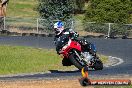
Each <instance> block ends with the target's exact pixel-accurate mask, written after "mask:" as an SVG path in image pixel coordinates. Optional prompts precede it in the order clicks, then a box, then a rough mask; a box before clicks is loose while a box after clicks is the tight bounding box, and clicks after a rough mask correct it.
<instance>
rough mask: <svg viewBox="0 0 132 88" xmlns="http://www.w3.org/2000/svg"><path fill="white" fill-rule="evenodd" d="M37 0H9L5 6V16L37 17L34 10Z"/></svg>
mask: <svg viewBox="0 0 132 88" xmlns="http://www.w3.org/2000/svg"><path fill="white" fill-rule="evenodd" d="M37 4H38V0H10V1H9V4H8V7H7V16H9V17H24V18H25V17H31V18H36V17H38V12H37V11H35V8H36V7H37Z"/></svg>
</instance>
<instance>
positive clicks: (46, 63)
mask: <svg viewBox="0 0 132 88" xmlns="http://www.w3.org/2000/svg"><path fill="white" fill-rule="evenodd" d="M101 58H102V59H103V61H105V60H106V58H107V57H105V56H101ZM61 60H62V59H61V58H60V57H59V56H58V55H57V54H56V52H55V51H54V50H52V49H50V50H48V49H37V48H31V47H23V46H0V74H1V75H3V74H17V73H30V72H45V71H48V70H57V69H59V70H70V69H73V68H75V67H74V66H71V67H64V66H62V64H61Z"/></svg>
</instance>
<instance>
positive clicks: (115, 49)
mask: <svg viewBox="0 0 132 88" xmlns="http://www.w3.org/2000/svg"><path fill="white" fill-rule="evenodd" d="M87 40H88V41H89V42H92V43H94V44H95V45H96V47H97V51H98V53H101V54H104V55H107V56H114V57H119V58H122V59H123V61H124V63H122V64H120V65H117V66H112V67H105V68H104V69H103V70H100V71H89V74H90V75H91V76H94V75H96V76H102V75H132V40H131V39H99V38H87ZM0 44H1V45H19V46H20V45H21V46H30V47H36V48H48V49H49V48H51V49H54V48H55V46H54V43H53V37H15V36H14V37H0ZM80 75H81V73H80V71H78V70H76V71H59V70H51V71H50V73H42V74H40V73H38V74H32V75H30V74H29V75H23V76H13V77H0V79H2V80H3V79H21V78H22V79H50V78H51V79H52V78H58V77H59V78H61V77H62V78H63V77H67V78H73V77H75V76H80Z"/></svg>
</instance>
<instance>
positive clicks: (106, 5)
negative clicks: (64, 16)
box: [84, 0, 132, 23]
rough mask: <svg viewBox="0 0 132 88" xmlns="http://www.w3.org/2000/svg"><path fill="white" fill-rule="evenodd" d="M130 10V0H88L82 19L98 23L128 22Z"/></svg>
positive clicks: (131, 7)
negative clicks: (88, 3) (88, 4)
mask: <svg viewBox="0 0 132 88" xmlns="http://www.w3.org/2000/svg"><path fill="white" fill-rule="evenodd" d="M131 11H132V1H131V0H90V6H89V7H88V8H87V11H86V14H85V19H84V20H85V21H90V22H91V21H92V22H93V21H94V22H100V23H128V22H129V19H130V16H131V14H132V13H131Z"/></svg>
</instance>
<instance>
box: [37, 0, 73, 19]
mask: <svg viewBox="0 0 132 88" xmlns="http://www.w3.org/2000/svg"><path fill="white" fill-rule="evenodd" d="M72 5H73V2H72V0H39V5H38V12H39V13H40V16H41V17H42V18H44V19H48V20H66V19H69V18H71V17H72V13H73V6H72Z"/></svg>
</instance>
